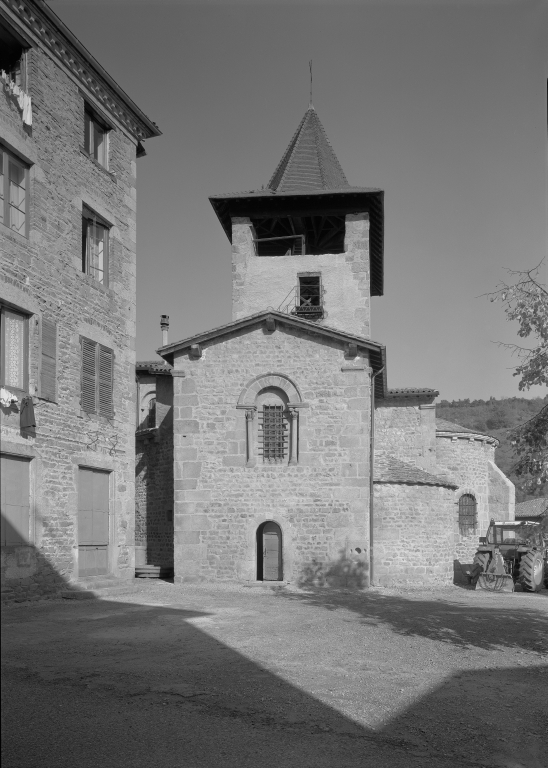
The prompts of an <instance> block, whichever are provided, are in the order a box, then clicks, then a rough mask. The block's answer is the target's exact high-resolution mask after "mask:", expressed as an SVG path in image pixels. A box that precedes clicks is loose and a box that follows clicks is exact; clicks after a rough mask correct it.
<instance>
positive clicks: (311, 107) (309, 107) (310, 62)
mask: <svg viewBox="0 0 548 768" xmlns="http://www.w3.org/2000/svg"><path fill="white" fill-rule="evenodd" d="M308 66H309V67H310V101H309V102H308V109H314V107H313V106H312V59H310V61H309V62H308Z"/></svg>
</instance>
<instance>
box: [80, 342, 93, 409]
mask: <svg viewBox="0 0 548 768" xmlns="http://www.w3.org/2000/svg"><path fill="white" fill-rule="evenodd" d="M96 348H97V344H96V343H95V342H94V341H90V340H89V339H84V338H82V399H81V405H82V410H83V411H87V412H88V413H95V411H96V404H95V393H96V388H97V387H96V370H95V352H96Z"/></svg>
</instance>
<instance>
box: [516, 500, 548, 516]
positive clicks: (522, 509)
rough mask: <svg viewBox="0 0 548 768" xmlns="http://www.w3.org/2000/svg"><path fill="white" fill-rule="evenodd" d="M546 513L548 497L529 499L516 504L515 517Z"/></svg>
mask: <svg viewBox="0 0 548 768" xmlns="http://www.w3.org/2000/svg"><path fill="white" fill-rule="evenodd" d="M546 514H548V498H539V499H529V500H528V501H520V502H519V504H516V517H517V518H520V517H542V515H546Z"/></svg>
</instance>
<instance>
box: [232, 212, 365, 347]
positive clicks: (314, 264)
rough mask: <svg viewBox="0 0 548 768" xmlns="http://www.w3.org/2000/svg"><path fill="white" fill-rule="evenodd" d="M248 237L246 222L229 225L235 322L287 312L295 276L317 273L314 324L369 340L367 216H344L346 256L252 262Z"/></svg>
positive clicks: (249, 228) (268, 258)
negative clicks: (318, 303)
mask: <svg viewBox="0 0 548 768" xmlns="http://www.w3.org/2000/svg"><path fill="white" fill-rule="evenodd" d="M253 236H254V235H253V228H252V225H251V222H250V220H249V219H246V218H237V219H236V218H235V219H233V223H232V264H233V266H232V269H233V305H232V306H233V319H234V320H237V319H239V318H242V317H247V316H248V315H252V314H254V313H256V312H261V311H263V310H265V309H268V308H269V307H272V308H273V309H279V310H281V311H286V309H285V308H286V306H287V305H290V306H289V309H291V307H292V306H294V305H295V294H294V292H293V291H294V288H295V286H296V285H297V284H298V275H300V274H302V273H307V272H312V273H320V274H321V284H322V288H323V302H324V318H323V319H322V320H319V321H318V324H319V325H326V326H330V327H332V328H339V329H341V330H344V331H347V332H349V333H354V334H356V335H359V336H364V337H366V338H369V335H370V330H369V325H370V322H369V318H370V291H369V217H368V214H365V213H364V214H349V215H347V216H346V235H345V253H341V254H321V255H319V256H311V255H305V256H257V255H256V253H255V246H254V243H253ZM291 302H292V303H291ZM288 311H289V310H288Z"/></svg>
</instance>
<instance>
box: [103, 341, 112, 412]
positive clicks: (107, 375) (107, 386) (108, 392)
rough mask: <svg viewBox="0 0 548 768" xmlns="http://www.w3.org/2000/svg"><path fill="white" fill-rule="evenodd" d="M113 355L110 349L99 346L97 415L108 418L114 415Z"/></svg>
mask: <svg viewBox="0 0 548 768" xmlns="http://www.w3.org/2000/svg"><path fill="white" fill-rule="evenodd" d="M113 373H114V353H113V351H112V349H109V348H108V347H103V346H102V345H101V344H100V345H99V413H100V414H101V416H106V417H107V418H110V417H111V416H112V415H113V413H114V408H113V403H112V380H113Z"/></svg>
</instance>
